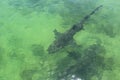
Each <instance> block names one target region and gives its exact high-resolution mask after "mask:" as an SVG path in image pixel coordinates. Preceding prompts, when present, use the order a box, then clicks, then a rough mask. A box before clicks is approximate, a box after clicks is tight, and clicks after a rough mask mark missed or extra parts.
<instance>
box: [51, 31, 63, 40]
mask: <svg viewBox="0 0 120 80" xmlns="http://www.w3.org/2000/svg"><path fill="white" fill-rule="evenodd" d="M53 32H54V34H55V38H58V37H60V36H61V35H62V33H60V32H58V31H57V30H56V29H55V30H54V31H53Z"/></svg>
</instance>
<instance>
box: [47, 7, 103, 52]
mask: <svg viewBox="0 0 120 80" xmlns="http://www.w3.org/2000/svg"><path fill="white" fill-rule="evenodd" d="M101 7H102V5H100V6H98V7H97V8H96V9H94V10H93V11H92V12H91V13H90V14H88V15H86V16H85V17H84V18H83V19H82V20H81V21H80V22H79V23H77V24H75V25H73V26H72V27H71V28H70V29H69V30H68V31H66V32H65V33H59V32H57V30H54V33H55V41H54V42H53V43H52V44H51V45H50V46H49V47H48V49H47V51H48V53H51V54H52V53H55V52H57V51H59V50H61V49H62V48H64V47H65V46H67V45H69V44H73V43H75V41H74V39H73V36H74V35H75V34H76V33H77V32H79V31H80V30H83V24H84V23H85V21H86V20H87V19H88V18H90V16H91V15H93V14H94V13H95V12H96V11H98V10H99V8H101Z"/></svg>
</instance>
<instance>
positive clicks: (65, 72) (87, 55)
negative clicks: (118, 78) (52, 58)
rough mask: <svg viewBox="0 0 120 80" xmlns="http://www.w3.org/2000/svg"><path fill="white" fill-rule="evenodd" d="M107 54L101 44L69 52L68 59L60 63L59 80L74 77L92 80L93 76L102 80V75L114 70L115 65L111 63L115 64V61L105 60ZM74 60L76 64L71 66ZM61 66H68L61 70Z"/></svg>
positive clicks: (58, 69)
mask: <svg viewBox="0 0 120 80" xmlns="http://www.w3.org/2000/svg"><path fill="white" fill-rule="evenodd" d="M78 49H79V48H78ZM105 53H106V50H105V48H104V47H103V46H101V45H100V44H93V45H90V46H89V47H87V48H84V49H83V50H80V51H79V52H75V51H73V52H69V53H68V54H69V55H68V57H66V58H65V59H63V60H61V62H60V63H58V68H57V72H58V75H57V80H62V79H65V80H70V77H71V76H72V75H75V76H76V77H79V78H81V79H83V80H91V79H92V77H93V76H97V78H98V79H99V80H101V78H102V73H103V72H104V71H105V70H112V66H111V64H112V65H113V63H110V62H109V61H112V62H113V59H112V58H109V59H108V58H105V57H104V54H105ZM66 59H68V60H66ZM65 60H66V61H65ZM73 60H74V63H73V64H71V63H70V62H72V61H73ZM61 65H64V66H65V65H66V66H65V67H62V68H61ZM68 65H69V66H68Z"/></svg>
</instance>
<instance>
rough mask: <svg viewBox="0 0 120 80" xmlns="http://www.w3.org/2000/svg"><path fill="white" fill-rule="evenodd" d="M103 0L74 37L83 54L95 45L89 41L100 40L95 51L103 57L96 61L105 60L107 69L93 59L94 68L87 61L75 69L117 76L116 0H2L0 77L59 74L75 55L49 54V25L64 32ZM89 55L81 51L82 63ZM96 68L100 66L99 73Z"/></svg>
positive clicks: (17, 79)
mask: <svg viewBox="0 0 120 80" xmlns="http://www.w3.org/2000/svg"><path fill="white" fill-rule="evenodd" d="M101 4H102V5H103V7H102V8H101V9H100V10H99V11H97V12H96V13H95V14H94V15H92V16H91V18H90V19H88V21H86V23H85V24H84V30H82V31H79V32H78V33H77V34H75V35H74V39H75V42H76V43H77V44H78V45H81V46H82V49H81V48H77V49H76V50H78V52H81V53H82V54H83V55H84V54H85V53H86V55H87V53H89V52H86V51H87V50H88V49H92V48H94V46H93V47H92V46H91V45H94V44H99V45H100V46H99V45H96V46H95V51H96V54H97V53H98V54H99V53H103V54H102V55H100V56H102V57H100V58H104V59H100V61H99V60H98V59H96V60H97V61H98V62H97V64H103V63H104V65H105V66H106V67H107V69H106V68H105V69H103V68H104V67H99V68H98V66H97V64H96V66H92V69H93V68H95V69H93V70H92V71H93V72H92V71H90V72H89V71H86V69H88V67H87V68H84V69H85V70H84V71H83V73H80V74H78V73H77V72H76V71H77V68H78V67H77V68H76V67H75V70H73V74H75V75H78V77H79V78H85V79H86V80H120V62H119V61H120V58H119V57H120V54H119V53H120V49H119V48H120V45H119V44H120V42H119V41H120V28H119V26H120V23H119V22H120V20H119V19H120V14H119V12H120V7H119V5H120V3H119V0H116V1H113V0H3V1H2V0H1V2H0V80H61V79H59V78H58V75H59V74H61V73H62V72H64V71H65V70H66V69H67V68H69V67H70V66H71V65H77V64H79V61H78V60H76V59H74V58H76V56H75V55H74V54H72V57H69V56H68V53H66V52H65V51H63V52H59V53H58V54H52V55H51V54H49V53H48V52H47V48H48V47H49V45H50V44H52V42H53V41H54V40H55V38H54V37H55V34H54V32H53V31H54V30H55V29H56V30H57V31H59V32H65V31H66V30H68V29H69V28H70V27H71V26H72V25H73V24H75V23H77V22H79V21H80V20H81V19H82V18H83V17H84V16H85V15H87V14H88V13H90V12H91V11H92V10H93V9H95V8H96V7H98V6H99V5H101ZM96 47H98V48H96ZM68 49H69V50H72V49H71V48H69V47H68ZM95 51H93V53H94V52H95ZM91 55H92V54H91ZM87 56H88V55H87ZM87 56H85V55H84V56H83V62H82V63H86V62H84V61H87V60H86V59H84V57H87ZM78 57H79V54H78V55H77V58H78ZM88 57H89V56H88ZM98 58H99V57H98ZM88 59H91V58H88ZM101 60H103V61H101ZM88 61H89V60H88ZM99 62H100V63H99ZM90 64H92V62H91V63H90ZM78 66H80V65H78ZM88 66H89V65H88ZM82 68H83V67H82ZM95 70H97V71H100V72H98V73H100V74H102V76H101V79H100V78H99V74H96V73H94V71H95ZM81 72H82V71H81ZM71 74H72V73H71ZM82 74H87V75H86V77H88V78H86V77H85V76H84V75H83V76H82ZM89 74H94V75H92V76H88V75H89ZM63 76H64V75H63ZM66 80H71V79H69V78H68V79H66ZM82 80H84V79H82Z"/></svg>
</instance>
